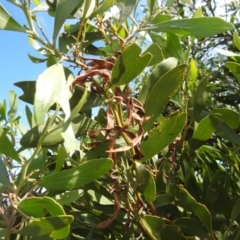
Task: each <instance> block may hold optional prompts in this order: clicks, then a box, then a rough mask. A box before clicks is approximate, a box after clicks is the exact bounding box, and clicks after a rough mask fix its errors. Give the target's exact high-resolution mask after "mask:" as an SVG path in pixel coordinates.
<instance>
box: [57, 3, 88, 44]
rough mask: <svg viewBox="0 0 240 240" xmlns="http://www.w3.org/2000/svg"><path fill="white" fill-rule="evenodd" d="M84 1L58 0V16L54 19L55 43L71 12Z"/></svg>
mask: <svg viewBox="0 0 240 240" xmlns="http://www.w3.org/2000/svg"><path fill="white" fill-rule="evenodd" d="M82 2H83V1H79V0H71V1H68V0H57V7H56V16H55V19H54V32H53V43H54V45H55V44H56V39H57V36H58V33H59V31H60V29H61V27H62V25H63V23H64V22H65V20H66V19H67V18H68V17H69V16H70V14H71V12H72V11H73V10H74V9H75V8H76V7H77V6H78V5H79V4H81V3H82Z"/></svg>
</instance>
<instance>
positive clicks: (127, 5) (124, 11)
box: [117, 0, 138, 26]
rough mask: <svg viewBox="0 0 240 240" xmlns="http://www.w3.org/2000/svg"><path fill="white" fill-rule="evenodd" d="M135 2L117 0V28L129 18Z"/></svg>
mask: <svg viewBox="0 0 240 240" xmlns="http://www.w3.org/2000/svg"><path fill="white" fill-rule="evenodd" d="M137 2H138V1H137V0H117V5H118V7H119V8H120V18H119V21H118V24H119V26H120V25H122V23H123V22H124V21H125V20H126V19H127V18H128V17H129V16H130V14H131V13H132V11H133V9H134V8H135V6H136V4H137Z"/></svg>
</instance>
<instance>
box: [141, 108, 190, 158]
mask: <svg viewBox="0 0 240 240" xmlns="http://www.w3.org/2000/svg"><path fill="white" fill-rule="evenodd" d="M185 122H186V113H178V112H177V113H175V114H174V115H172V116H171V117H170V118H165V119H163V120H162V121H161V122H160V124H159V125H158V126H157V127H156V128H154V129H153V130H152V131H151V132H149V134H148V139H147V140H146V141H144V142H143V143H142V144H141V147H140V150H141V153H142V154H143V155H144V157H143V158H142V159H141V161H146V160H147V159H149V158H151V157H153V156H154V155H155V154H157V153H159V152H160V151H162V149H164V148H165V147H167V146H168V145H169V144H170V143H171V142H173V141H174V139H175V138H176V137H177V136H178V135H179V133H180V132H181V131H182V129H183V127H184V125H185Z"/></svg>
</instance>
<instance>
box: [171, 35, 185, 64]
mask: <svg viewBox="0 0 240 240" xmlns="http://www.w3.org/2000/svg"><path fill="white" fill-rule="evenodd" d="M167 52H168V54H169V56H171V57H175V58H177V59H178V60H179V62H180V63H184V62H185V61H187V59H185V56H184V52H183V49H182V45H181V43H180V40H179V37H178V36H177V35H175V34H170V33H169V34H167Z"/></svg>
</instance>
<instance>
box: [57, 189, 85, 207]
mask: <svg viewBox="0 0 240 240" xmlns="http://www.w3.org/2000/svg"><path fill="white" fill-rule="evenodd" d="M83 191H84V190H82V189H79V190H72V191H67V192H64V193H60V194H58V195H56V196H55V197H54V199H55V201H57V202H58V203H59V204H61V205H67V204H69V203H72V202H74V201H76V200H77V199H79V198H80V197H81V196H82V195H83Z"/></svg>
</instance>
